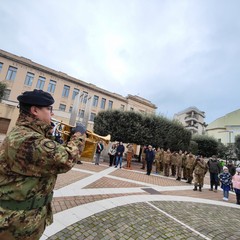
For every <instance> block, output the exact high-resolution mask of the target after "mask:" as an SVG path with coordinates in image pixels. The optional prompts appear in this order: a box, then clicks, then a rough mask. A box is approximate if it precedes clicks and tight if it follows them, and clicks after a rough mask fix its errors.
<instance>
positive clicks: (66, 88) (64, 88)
mask: <svg viewBox="0 0 240 240" xmlns="http://www.w3.org/2000/svg"><path fill="white" fill-rule="evenodd" d="M69 91H70V87H69V86H67V85H64V87H63V92H62V97H65V98H67V97H68V95H69Z"/></svg>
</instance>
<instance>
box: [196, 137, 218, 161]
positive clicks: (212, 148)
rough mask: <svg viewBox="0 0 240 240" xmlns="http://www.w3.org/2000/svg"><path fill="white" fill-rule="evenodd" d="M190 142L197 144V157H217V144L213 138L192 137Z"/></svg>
mask: <svg viewBox="0 0 240 240" xmlns="http://www.w3.org/2000/svg"><path fill="white" fill-rule="evenodd" d="M192 140H193V141H195V142H196V143H197V144H198V152H197V154H198V155H203V156H206V157H210V156H212V155H217V153H218V142H217V140H216V139H215V138H213V137H209V136H207V135H194V136H193V137H192Z"/></svg>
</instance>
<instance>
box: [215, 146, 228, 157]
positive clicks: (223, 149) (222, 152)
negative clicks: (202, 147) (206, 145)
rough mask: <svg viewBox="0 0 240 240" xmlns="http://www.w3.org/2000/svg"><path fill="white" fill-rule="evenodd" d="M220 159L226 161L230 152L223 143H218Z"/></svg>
mask: <svg viewBox="0 0 240 240" xmlns="http://www.w3.org/2000/svg"><path fill="white" fill-rule="evenodd" d="M217 149H218V151H217V152H218V157H220V158H223V159H226V158H227V152H228V148H227V147H226V146H225V145H224V144H223V143H221V142H218V147H217Z"/></svg>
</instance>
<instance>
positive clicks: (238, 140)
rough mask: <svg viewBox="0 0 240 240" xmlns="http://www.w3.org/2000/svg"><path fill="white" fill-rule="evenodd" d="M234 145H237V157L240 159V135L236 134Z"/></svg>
mask: <svg viewBox="0 0 240 240" xmlns="http://www.w3.org/2000/svg"><path fill="white" fill-rule="evenodd" d="M234 147H235V153H236V155H237V159H240V135H236V136H235V143H234Z"/></svg>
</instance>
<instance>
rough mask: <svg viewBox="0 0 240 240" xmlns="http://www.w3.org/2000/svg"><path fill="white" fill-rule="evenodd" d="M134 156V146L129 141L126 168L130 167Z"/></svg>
mask: <svg viewBox="0 0 240 240" xmlns="http://www.w3.org/2000/svg"><path fill="white" fill-rule="evenodd" d="M133 156H134V148H133V145H132V144H131V143H129V144H128V145H127V168H128V169H131V162H132V158H133Z"/></svg>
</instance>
